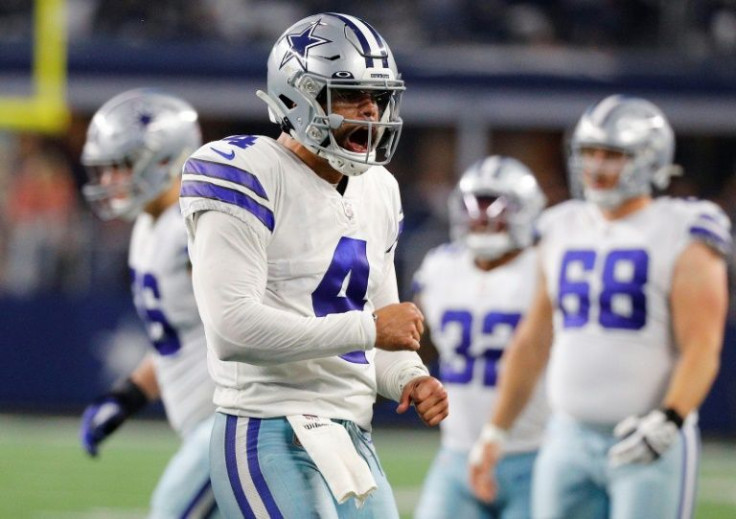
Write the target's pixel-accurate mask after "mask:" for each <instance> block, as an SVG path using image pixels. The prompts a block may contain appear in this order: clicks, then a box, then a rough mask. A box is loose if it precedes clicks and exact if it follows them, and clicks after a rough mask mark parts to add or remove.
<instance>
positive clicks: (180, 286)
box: [128, 204, 215, 435]
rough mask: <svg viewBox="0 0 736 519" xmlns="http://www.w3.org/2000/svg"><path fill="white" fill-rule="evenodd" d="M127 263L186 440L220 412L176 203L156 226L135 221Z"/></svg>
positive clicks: (164, 393) (169, 405)
mask: <svg viewBox="0 0 736 519" xmlns="http://www.w3.org/2000/svg"><path fill="white" fill-rule="evenodd" d="M128 264H129V267H130V270H131V276H132V289H133V298H134V302H135V307H136V310H137V311H138V315H140V317H141V319H143V322H144V324H145V326H146V329H147V331H148V335H149V338H150V339H151V342H152V343H153V346H154V348H155V349H156V353H157V354H156V355H155V356H154V363H155V367H156V378H157V380H158V385H159V388H160V390H161V399H162V401H163V403H164V407H165V408H166V414H167V416H168V419H169V422H170V423H171V426H172V427H173V428H174V430H175V431H177V432H178V433H179V434H181V435H184V434H186V433H187V432H188V431H189V430H190V429H191V428H192V427H193V426H194V425H196V424H198V423H200V422H201V421H202V420H204V419H206V418H207V417H209V416H211V415H212V414H213V413H214V412H215V407H214V404H213V403H212V395H213V393H214V383H213V382H212V379H211V378H210V376H209V374H208V372H207V346H206V341H205V335H204V327H203V325H202V322H201V320H200V319H199V314H198V312H197V305H196V302H195V300H194V293H193V291H192V281H191V274H190V269H189V257H188V253H187V233H186V229H185V227H184V220H183V218H182V217H181V214H180V211H179V206H178V205H177V204H174V205H173V206H171V207H169V208H168V209H167V210H166V211H164V212H163V213H162V214H161V215H160V216H159V217H158V218H157V219H156V220H155V221H154V220H153V218H152V217H151V215H149V214H148V213H142V214H141V215H140V216H139V217H138V218H137V219H136V222H135V225H134V227H133V234H132V236H131V243H130V253H129V257H128Z"/></svg>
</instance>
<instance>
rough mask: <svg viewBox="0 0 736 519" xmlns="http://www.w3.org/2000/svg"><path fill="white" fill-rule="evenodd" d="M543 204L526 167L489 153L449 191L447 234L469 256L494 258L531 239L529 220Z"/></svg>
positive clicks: (533, 220) (532, 239)
mask: <svg viewBox="0 0 736 519" xmlns="http://www.w3.org/2000/svg"><path fill="white" fill-rule="evenodd" d="M546 204H547V199H546V197H545V196H544V193H542V190H541V189H540V187H539V184H538V183H537V180H536V179H535V178H534V175H533V174H532V172H531V171H530V170H529V168H527V167H526V166H525V165H524V164H522V163H521V162H519V161H518V160H516V159H512V158H510V157H503V156H500V155H492V156H490V157H486V158H485V159H482V160H480V161H478V162H476V163H475V164H473V165H472V166H470V167H469V168H468V169H467V170H466V171H465V172H464V173H463V175H462V177H461V178H460V181H459V182H458V184H457V186H456V188H455V189H454V190H453V192H452V194H451V195H450V198H449V200H448V205H449V210H450V235H451V237H452V239H453V240H454V241H458V242H461V243H464V244H465V245H466V246H467V247H468V248H469V249H470V250H471V251H472V252H473V254H474V255H475V256H477V257H480V258H484V259H496V258H499V257H501V256H503V255H504V254H506V253H507V252H511V251H513V250H518V249H523V248H525V247H528V246H529V245H531V244H532V243H533V242H534V224H535V221H536V219H537V217H538V216H539V214H540V213H541V212H542V209H544V207H545V205H546Z"/></svg>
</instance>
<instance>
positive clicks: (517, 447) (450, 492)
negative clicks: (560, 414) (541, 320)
mask: <svg viewBox="0 0 736 519" xmlns="http://www.w3.org/2000/svg"><path fill="white" fill-rule="evenodd" d="M544 205H545V197H544V195H543V194H542V191H541V190H540V188H539V186H538V184H537V181H536V179H535V178H534V175H533V174H532V173H531V171H530V170H529V169H528V168H527V167H526V166H524V165H523V164H522V163H521V162H519V161H517V160H515V159H512V158H509V157H503V156H497V155H494V156H491V157H487V158H485V159H483V160H481V161H478V162H476V163H475V164H473V165H472V166H471V167H470V168H469V169H468V170H467V171H466V172H465V173H464V174H463V176H462V178H461V179H460V181H459V182H458V185H457V187H456V189H455V191H454V192H453V193H452V195H451V197H450V199H449V214H450V223H451V235H452V238H453V241H452V243H450V244H446V245H442V246H440V247H438V248H436V249H433V250H431V251H430V252H429V253H428V254H427V256H426V257H425V259H424V261H423V263H422V265H421V267H420V269H419V270H418V271H417V273H416V274H415V276H414V286H415V290H416V291H417V302H418V304H419V307H420V308H421V309H422V311H423V312H424V315H425V318H426V323H427V324H428V325H429V331H430V335H431V339H432V344H433V345H434V346H435V348H436V349H437V352H438V353H439V362H440V380H441V381H442V383H443V384H444V385H445V387H446V389H447V394H448V397H449V399H450V406H451V409H452V412H451V413H450V415H449V416H448V418H447V419H446V420H444V421H443V422H442V424H441V426H440V427H441V431H442V435H441V440H442V443H441V445H442V447H441V449H440V451H439V452H438V454H437V456H436V458H435V460H434V463H433V465H432V467H431V469H430V471H429V473H428V475H427V478H426V480H425V483H424V489H423V492H422V495H421V498H420V500H419V503H418V506H417V510H416V514H415V517H416V518H417V519H430V518H432V519H434V518H436V519H449V518H455V517H457V518H460V517H462V518H463V519H474V518H478V519H481V518H504V519H511V518H518V519H524V518H527V517H529V515H530V513H531V512H530V492H531V476H532V467H533V465H534V460H535V458H536V454H537V450H538V448H539V445H540V443H541V437H542V432H543V429H544V425H545V423H546V419H547V414H548V410H547V404H546V402H545V399H544V391H543V385H542V384H539V385H538V387H537V390H536V391H535V396H534V399H533V402H532V403H531V404H530V405H529V406H528V407H527V409H526V410H525V412H524V416H523V417H522V418H521V419H520V420H519V421H518V422H517V424H516V425H515V426H514V428H513V429H512V430H511V431H510V434H509V437H508V441H507V442H506V443H505V447H504V452H505V453H507V456H506V457H505V458H504V459H503V461H501V463H500V464H499V466H498V467H496V473H497V477H498V479H499V481H500V483H499V487H500V491H499V492H498V494H497V495H496V496H494V497H495V499H494V500H493V502H492V503H488V502H486V501H482V500H480V499H478V498H477V497H476V496H475V495H474V494H473V491H472V488H471V487H470V484H469V480H468V463H469V460H468V457H469V455H470V457H471V460H470V463H472V462H473V461H474V460H472V458H473V457H474V456H475V457H478V456H479V455H480V452H477V450H476V451H473V449H472V447H473V445H474V444H475V442H476V440H478V438H479V437H480V436H481V435H482V430H483V425H484V423H485V422H486V421H487V420H488V417H489V416H490V410H491V409H492V408H493V404H494V400H495V395H496V377H497V373H498V369H499V361H500V358H501V354H502V353H503V351H504V348H505V347H506V344H507V343H508V342H509V340H510V338H511V336H512V335H513V333H514V330H515V328H516V325H517V324H518V322H519V321H520V320H521V318H522V317H523V315H524V314H525V313H526V310H527V308H528V307H529V304H530V303H531V300H532V295H533V293H534V287H535V282H536V275H537V254H536V250H535V248H534V247H533V246H532V245H533V242H534V224H535V220H536V218H537V217H538V216H539V214H540V212H541V211H542V209H543V208H544ZM480 445H481V446H482V445H483V443H481V444H480ZM471 452H472V453H473V454H471ZM475 461H479V460H475Z"/></svg>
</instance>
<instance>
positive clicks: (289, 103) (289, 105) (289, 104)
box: [279, 94, 296, 110]
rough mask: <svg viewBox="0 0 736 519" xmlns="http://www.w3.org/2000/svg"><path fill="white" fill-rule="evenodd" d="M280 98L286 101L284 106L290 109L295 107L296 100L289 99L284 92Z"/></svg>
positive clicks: (283, 101)
mask: <svg viewBox="0 0 736 519" xmlns="http://www.w3.org/2000/svg"><path fill="white" fill-rule="evenodd" d="M279 100H280V101H281V102H282V103H284V106H285V107H286V108H288V109H289V110H291V109H292V108H294V107H295V106H296V103H295V102H294V101H292V100H291V99H289V98H288V97H286V96H285V95H284V94H281V95H280V96H279Z"/></svg>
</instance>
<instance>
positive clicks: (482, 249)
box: [465, 232, 514, 260]
mask: <svg viewBox="0 0 736 519" xmlns="http://www.w3.org/2000/svg"><path fill="white" fill-rule="evenodd" d="M465 245H466V246H467V247H468V249H470V250H471V251H472V252H473V254H475V255H476V256H477V257H479V258H483V259H489V260H493V259H496V258H500V257H501V256H503V255H504V254H506V253H507V252H509V251H511V250H513V249H514V244H513V242H512V241H511V236H509V234H508V233H505V232H504V233H495V234H488V233H469V234H468V235H467V236H466V237H465Z"/></svg>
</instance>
